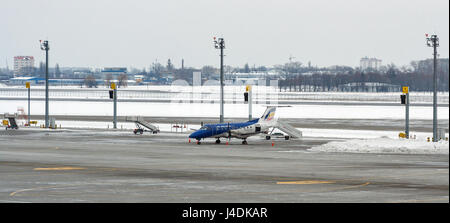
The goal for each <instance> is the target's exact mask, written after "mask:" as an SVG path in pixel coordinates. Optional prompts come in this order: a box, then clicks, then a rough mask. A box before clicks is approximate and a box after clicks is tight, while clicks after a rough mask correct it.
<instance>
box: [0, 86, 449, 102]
mask: <svg viewBox="0 0 450 223" xmlns="http://www.w3.org/2000/svg"><path fill="white" fill-rule="evenodd" d="M219 89H220V88H219V87H218V86H198V87H192V86H169V85H165V86H152V85H150V86H129V87H127V88H120V89H119V90H118V93H117V94H118V97H119V98H121V99H146V100H150V99H153V100H158V99H159V100H161V99H165V100H167V99H180V100H189V99H200V98H203V99H211V100H218V99H219V98H220V94H219V93H220V92H219ZM108 90H110V89H108V88H106V87H105V86H100V87H99V88H80V87H78V86H51V87H50V91H49V95H50V97H51V98H78V99H107V98H109V94H108V92H107V91H108ZM224 90H225V92H224V93H225V95H224V96H225V100H235V101H242V100H243V96H242V94H243V93H244V92H245V85H231V86H225V88H224ZM31 92H32V93H31V97H32V98H43V97H45V91H44V87H43V86H33V87H32V90H31ZM252 92H253V99H254V100H255V101H256V100H279V101H321V102H326V101H333V102H358V101H359V102H361V101H364V102H371V103H377V102H379V103H381V102H383V103H386V102H389V103H397V102H399V100H400V98H399V95H400V92H384V93H381V92H380V93H374V92H284V91H281V92H279V89H277V88H276V87H270V86H254V87H253V89H252ZM27 95H28V93H27V89H26V88H25V87H24V86H14V87H13V86H11V87H0V97H5V98H17V97H22V98H23V97H25V98H26V97H27ZM410 100H411V103H431V102H432V100H433V97H432V93H431V92H411V93H410ZM438 102H439V103H444V104H448V103H449V93H448V92H439V94H438Z"/></svg>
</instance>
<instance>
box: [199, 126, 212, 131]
mask: <svg viewBox="0 0 450 223" xmlns="http://www.w3.org/2000/svg"><path fill="white" fill-rule="evenodd" d="M208 129H210V128H209V127H208V126H202V127H201V128H200V130H208Z"/></svg>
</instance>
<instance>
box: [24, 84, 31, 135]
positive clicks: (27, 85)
mask: <svg viewBox="0 0 450 223" xmlns="http://www.w3.org/2000/svg"><path fill="white" fill-rule="evenodd" d="M25 86H26V88H27V89H28V127H30V95H31V94H30V90H31V88H30V82H26V83H25Z"/></svg>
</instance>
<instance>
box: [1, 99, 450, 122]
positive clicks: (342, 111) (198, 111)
mask: <svg viewBox="0 0 450 223" xmlns="http://www.w3.org/2000/svg"><path fill="white" fill-rule="evenodd" d="M27 104H28V102H27V100H12V101H8V100H5V101H0V114H1V113H6V112H8V113H15V112H17V109H18V108H19V107H22V108H24V110H25V111H27ZM265 109H266V104H254V105H253V117H259V116H261V115H262V113H263V112H264V110H265ZM49 110H50V115H92V116H102V115H106V116H112V115H113V102H112V101H111V102H89V101H50V103H49ZM117 112H118V115H119V116H155V117H157V116H160V117H216V116H218V114H219V113H220V104H218V103H216V104H210V103H154V102H142V103H136V102H119V103H118V104H117ZM44 113H45V101H31V114H32V115H43V114H44ZM224 113H225V117H227V118H245V117H248V105H246V104H225V106H224ZM276 116H277V117H280V118H312V119H314V118H321V119H404V118H405V108H404V106H368V105H367V106H356V105H351V106H350V105H345V106H344V105H292V107H284V108H279V109H277V112H276ZM448 116H449V109H448V107H439V108H438V118H439V119H448ZM432 118H433V107H431V106H429V107H425V106H423V107H422V106H418V107H411V108H410V119H411V120H412V119H423V120H431V119H432Z"/></svg>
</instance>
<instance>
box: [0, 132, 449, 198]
mask: <svg viewBox="0 0 450 223" xmlns="http://www.w3.org/2000/svg"><path fill="white" fill-rule="evenodd" d="M0 140H1V145H0V166H1V168H0V202H8V203H13V202H14V203H15V202H18V203H22V202H26V203H28V202H39V203H49V202H51V203H55V202H56V203H59V202H64V203H72V202H74V203H79V202H83V203H84V202H100V203H102V202H107V203H110V202H119V203H124V202H125V203H127V202H132V203H135V202H139V203H140V202H143V203H147V202H152V203H156V202H163V203H166V202H167V203H172V202H182V203H196V202H207V203H208V202H220V203H247V202H256V203H265V202H274V203H336V202H338V203H372V202H374V203H403V202H408V203H415V202H425V203H435V202H436V203H448V202H449V165H448V162H449V156H448V155H411V154H359V153H327V152H312V151H308V150H307V149H308V148H311V147H312V146H315V145H320V144H323V143H327V142H329V141H334V140H341V139H335V138H319V137H318V138H312V137H309V138H308V137H306V138H302V139H299V140H284V139H274V140H265V139H264V138H262V137H259V136H255V137H250V138H249V139H248V145H242V144H241V140H238V139H231V141H230V142H229V143H228V144H226V141H227V140H226V139H223V140H222V143H221V144H215V143H214V141H215V139H207V140H205V141H204V142H203V141H202V144H201V145H197V144H196V143H194V142H193V141H191V142H189V140H188V137H187V134H180V133H178V134H177V133H167V132H162V133H160V134H150V133H144V134H143V135H134V134H133V133H132V132H130V131H114V130H101V129H95V130H94V129H56V130H46V129H39V128H20V129H19V130H5V129H2V130H0ZM272 143H273V144H272Z"/></svg>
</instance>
